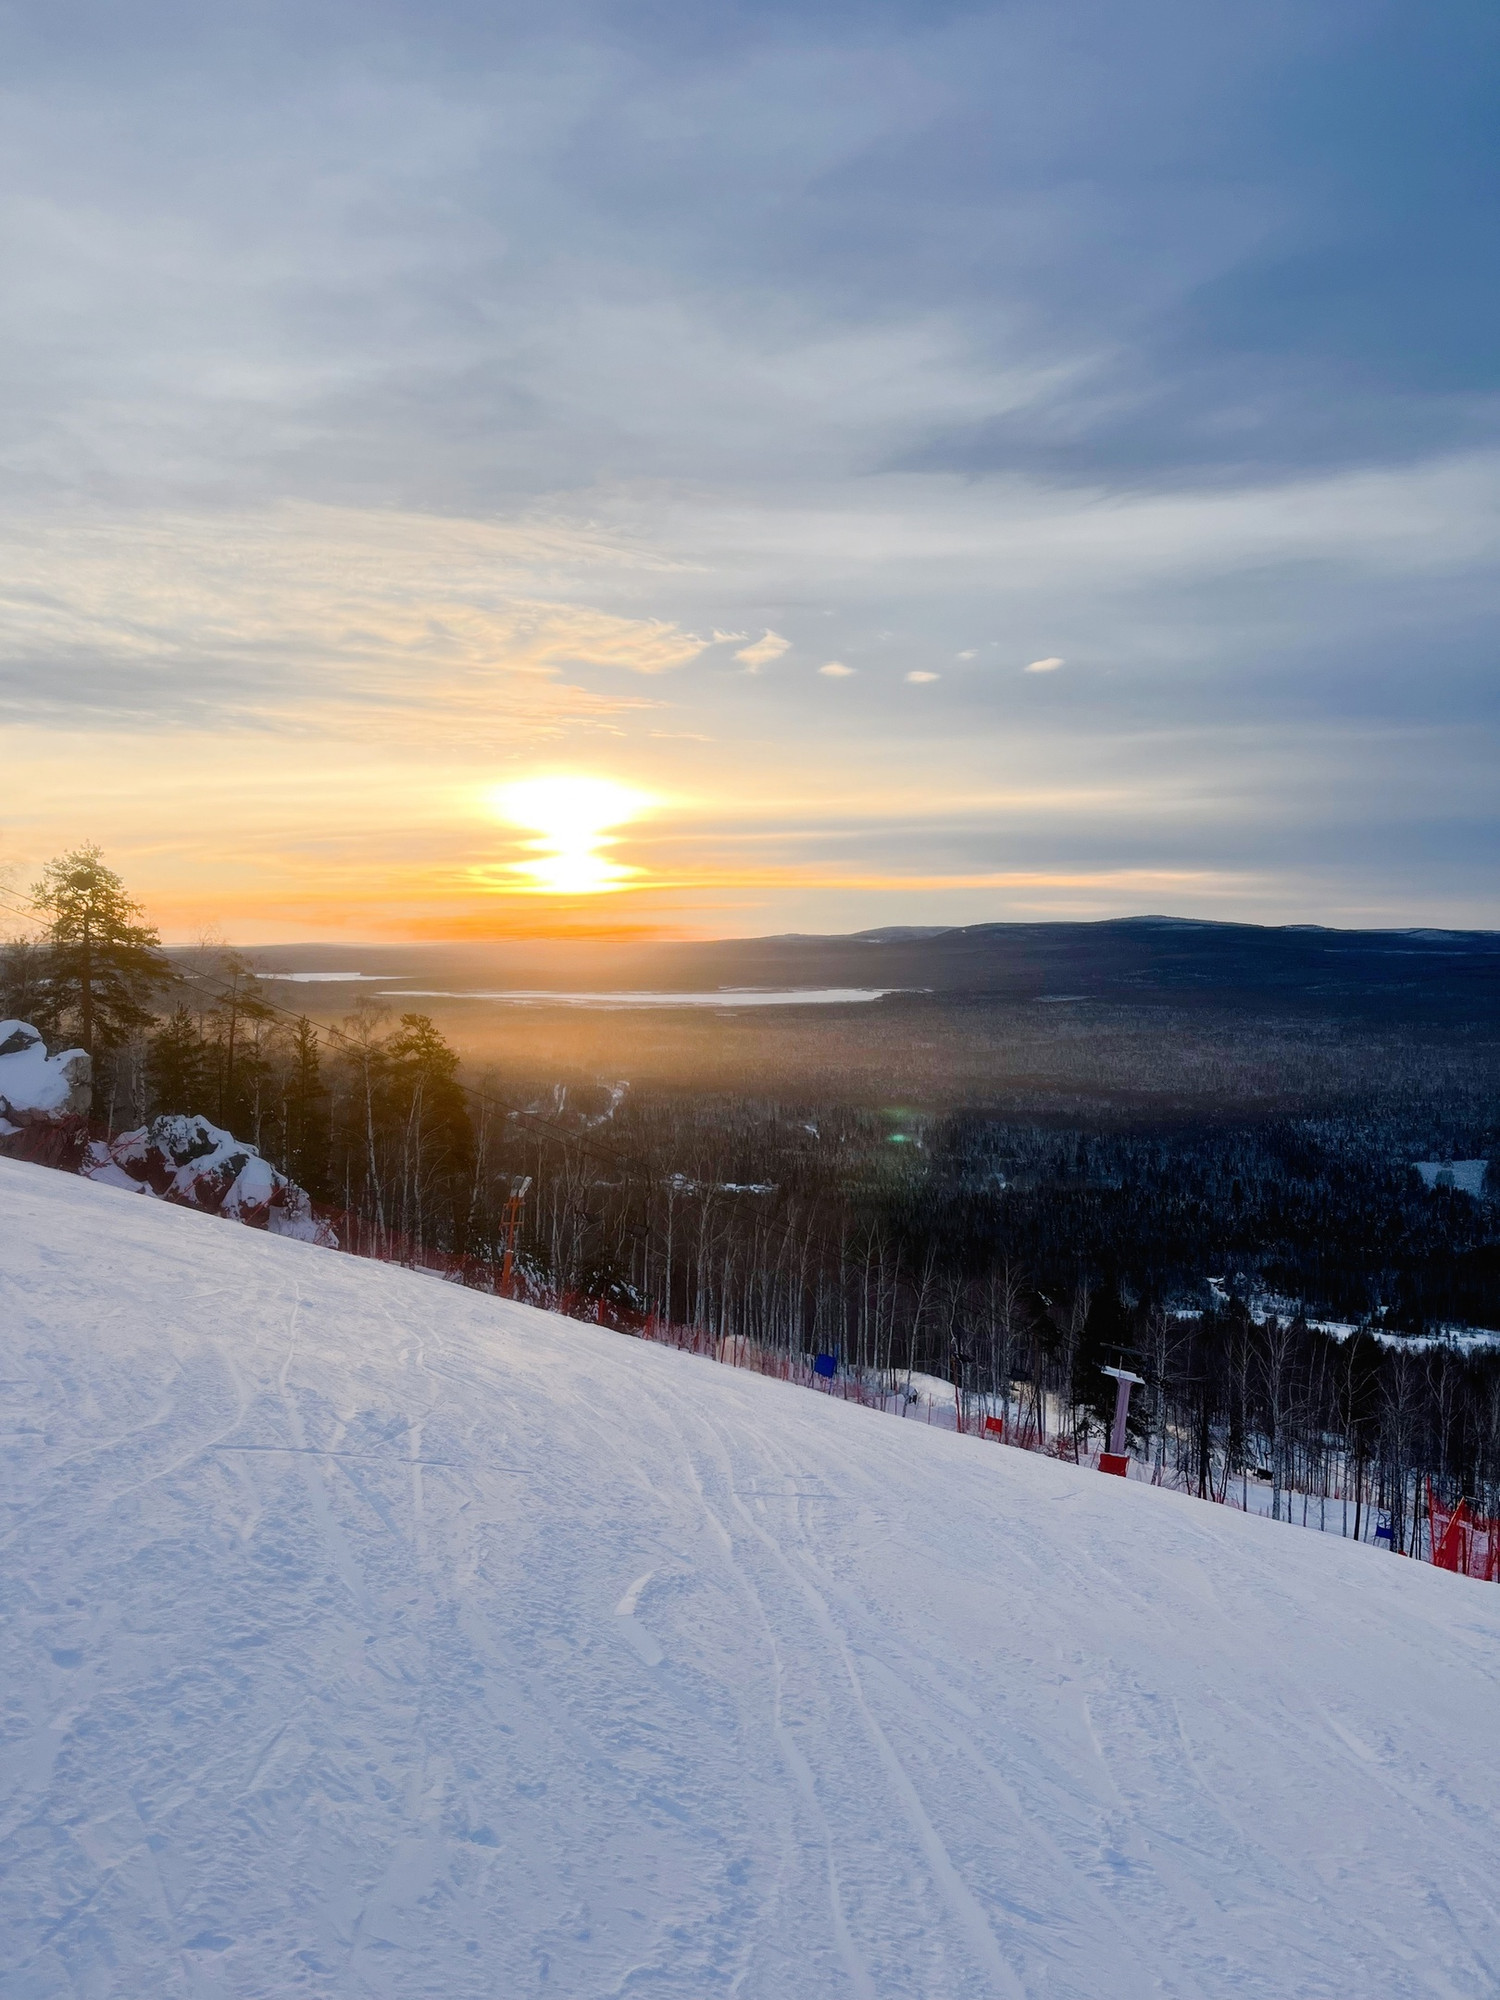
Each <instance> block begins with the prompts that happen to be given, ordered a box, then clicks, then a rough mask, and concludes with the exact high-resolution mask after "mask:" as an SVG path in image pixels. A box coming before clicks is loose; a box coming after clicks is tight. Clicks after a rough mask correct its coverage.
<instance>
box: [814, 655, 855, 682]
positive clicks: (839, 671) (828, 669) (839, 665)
mask: <svg viewBox="0 0 1500 2000" xmlns="http://www.w3.org/2000/svg"><path fill="white" fill-rule="evenodd" d="M858 671H859V669H858V668H857V667H846V666H845V665H844V663H843V661H842V660H830V661H829V662H828V664H827V666H824V667H819V669H818V672H819V673H820V674H826V675H827V676H828V678H829V680H831V681H843V680H848V679H849V677H850V675H852V674H856V673H858Z"/></svg>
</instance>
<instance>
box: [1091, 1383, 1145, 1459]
mask: <svg viewBox="0 0 1500 2000" xmlns="http://www.w3.org/2000/svg"><path fill="white" fill-rule="evenodd" d="M1100 1373H1101V1374H1104V1375H1112V1376H1113V1377H1114V1379H1115V1420H1114V1422H1113V1423H1112V1424H1111V1425H1110V1430H1109V1450H1108V1451H1103V1452H1100V1454H1099V1470H1100V1471H1101V1472H1112V1473H1114V1474H1115V1476H1116V1478H1119V1479H1123V1478H1124V1477H1125V1475H1126V1473H1127V1471H1128V1470H1129V1467H1130V1460H1129V1459H1128V1458H1127V1457H1126V1455H1125V1420H1126V1418H1127V1417H1128V1416H1129V1415H1130V1392H1131V1390H1132V1389H1133V1388H1134V1387H1135V1385H1136V1383H1137V1382H1144V1381H1145V1379H1146V1378H1145V1376H1144V1375H1132V1374H1131V1372H1130V1370H1129V1369H1128V1368H1104V1369H1101V1370H1100Z"/></svg>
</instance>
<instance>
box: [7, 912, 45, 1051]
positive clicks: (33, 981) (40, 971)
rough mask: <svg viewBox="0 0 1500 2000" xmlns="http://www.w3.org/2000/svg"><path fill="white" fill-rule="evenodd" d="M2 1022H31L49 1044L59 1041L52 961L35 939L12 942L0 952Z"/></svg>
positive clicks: (14, 939) (18, 939) (19, 939)
mask: <svg viewBox="0 0 1500 2000" xmlns="http://www.w3.org/2000/svg"><path fill="white" fill-rule="evenodd" d="M0 1018H3V1019H5V1020H7V1021H29V1022H30V1024H31V1026H32V1027H33V1028H35V1029H36V1030H37V1032H38V1033H39V1034H41V1035H43V1036H44V1037H45V1038H46V1040H47V1041H49V1042H52V1041H55V1040H56V1038H57V995H56V993H55V991H54V990H53V984H52V958H51V954H50V953H49V951H48V950H47V947H46V946H45V945H44V944H39V943H37V941H36V940H35V939H34V938H12V939H11V940H10V942H9V944H7V945H5V946H4V947H3V948H0Z"/></svg>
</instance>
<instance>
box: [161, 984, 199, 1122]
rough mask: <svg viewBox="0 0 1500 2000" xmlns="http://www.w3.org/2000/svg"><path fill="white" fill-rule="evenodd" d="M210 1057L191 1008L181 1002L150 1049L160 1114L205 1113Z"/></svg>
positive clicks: (162, 1024)
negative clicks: (171, 1112)
mask: <svg viewBox="0 0 1500 2000" xmlns="http://www.w3.org/2000/svg"><path fill="white" fill-rule="evenodd" d="M209 1071H210V1056H209V1051H208V1049H207V1048H206V1047H205V1046H204V1042H203V1036H202V1034H201V1033H200V1032H199V1028H198V1022H197V1019H196V1018H195V1016H194V1014H193V1010H192V1008H191V1007H188V1006H186V1005H185V1004H183V1003H181V1002H179V1004H178V1005H177V1006H176V1007H174V1008H173V1009H172V1012H171V1013H170V1014H169V1015H168V1016H167V1018H166V1019H165V1020H164V1021H163V1022H161V1023H160V1024H159V1026H158V1027H157V1029H156V1032H155V1033H154V1034H153V1035H152V1037H151V1039H150V1041H149V1042H148V1043H147V1046H146V1080H147V1082H148V1083H149V1085H150V1087H151V1098H152V1104H153V1106H154V1108H155V1109H156V1110H157V1111H158V1112H164V1111H181V1112H187V1113H189V1114H192V1113H194V1112H201V1111H203V1110H204V1108H205V1106H206V1103H207V1098H208V1091H209V1088H210V1084H209Z"/></svg>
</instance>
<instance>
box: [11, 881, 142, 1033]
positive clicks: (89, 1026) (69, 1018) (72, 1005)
mask: <svg viewBox="0 0 1500 2000" xmlns="http://www.w3.org/2000/svg"><path fill="white" fill-rule="evenodd" d="M32 895H33V896H34V897H35V899H36V901H37V902H38V903H39V904H40V905H41V907H42V908H43V909H44V910H46V911H47V912H48V913H49V915H50V918H51V921H50V922H49V924H48V925H47V931H46V942H47V946H48V955H49V959H50V966H49V972H50V978H51V982H52V991H53V993H54V995H55V996H56V1001H57V1011H58V1014H59V1016H60V1018H61V1019H62V1020H63V1021H64V1022H65V1023H66V1024H67V1025H68V1027H69V1030H70V1032H73V1033H76V1034H77V1036H78V1040H79V1043H80V1045H81V1046H82V1048H83V1049H84V1050H85V1051H86V1052H87V1053H88V1054H89V1055H91V1056H92V1055H94V1054H95V1053H96V1052H99V1051H106V1050H109V1049H113V1048H117V1047H118V1046H119V1045H120V1043H121V1042H122V1041H124V1039H125V1038H126V1036H127V1035H128V1034H129V1033H130V1032H131V1030H132V1029H134V1028H144V1027H147V1026H148V1025H149V1024H150V1021H151V1018H152V1017H151V1014H150V1012H149V1010H148V1008H147V1007H146V1005H145V1002H146V1000H147V999H148V998H149V997H150V995H151V993H152V992H153V991H154V990H155V989H156V988H158V987H160V986H163V985H165V984H166V983H167V982H168V981H169V979H170V977H171V974H170V972H169V970H168V967H167V962H166V960H165V959H164V958H163V957H162V954H161V939H160V938H159V937H158V935H157V933H156V931H155V930H154V929H153V928H152V926H151V925H149V924H147V923H143V922H142V920H141V918H142V912H141V909H140V906H139V904H137V903H135V902H133V901H132V900H131V898H130V897H129V895H127V893H126V890H125V884H124V883H123V882H122V881H121V880H120V878H119V876H118V875H116V874H115V872H114V870H113V869H111V868H107V867H106V866H105V864H104V856H103V855H102V854H101V852H100V850H99V849H98V848H97V847H95V846H93V845H92V844H89V845H87V846H84V847H78V848H75V849H74V850H73V852H72V853H71V854H64V855H61V856H59V858H58V859H57V860H56V861H53V862H50V863H49V864H48V867H47V869H46V872H45V873H44V874H43V876H42V879H41V881H40V882H38V883H37V884H36V886H35V887H34V888H33V890H32Z"/></svg>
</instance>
